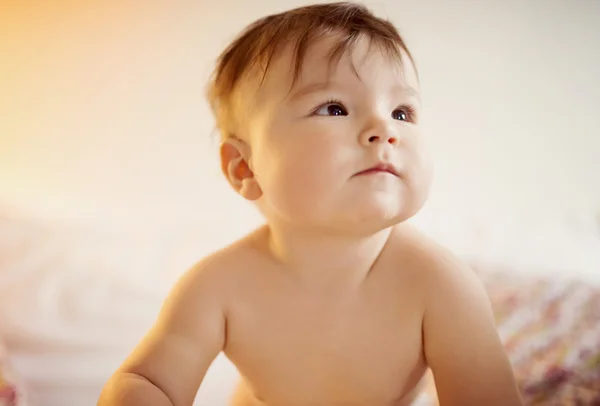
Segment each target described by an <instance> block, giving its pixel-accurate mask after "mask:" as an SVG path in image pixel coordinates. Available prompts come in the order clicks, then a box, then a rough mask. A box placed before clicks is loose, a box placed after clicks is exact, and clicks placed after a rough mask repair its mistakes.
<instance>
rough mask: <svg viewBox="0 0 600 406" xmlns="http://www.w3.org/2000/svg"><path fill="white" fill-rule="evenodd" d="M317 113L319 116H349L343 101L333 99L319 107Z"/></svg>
mask: <svg viewBox="0 0 600 406" xmlns="http://www.w3.org/2000/svg"><path fill="white" fill-rule="evenodd" d="M315 114H316V115H317V116H347V115H348V112H347V111H346V109H345V108H344V106H342V105H341V103H339V102H336V101H331V102H328V103H326V104H324V105H322V106H321V107H319V109H318V110H317V111H315Z"/></svg>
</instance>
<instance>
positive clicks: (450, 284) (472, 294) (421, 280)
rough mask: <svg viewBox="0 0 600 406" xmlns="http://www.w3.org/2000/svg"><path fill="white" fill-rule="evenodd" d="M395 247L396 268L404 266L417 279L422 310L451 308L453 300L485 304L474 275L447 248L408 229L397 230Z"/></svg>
mask: <svg viewBox="0 0 600 406" xmlns="http://www.w3.org/2000/svg"><path fill="white" fill-rule="evenodd" d="M395 244H396V247H397V248H396V249H395V250H394V251H396V252H397V256H396V258H395V260H396V261H397V263H398V269H401V267H402V266H404V267H406V268H407V269H409V270H410V272H411V274H412V275H414V278H415V279H416V280H418V285H419V288H420V289H421V291H422V292H423V298H424V299H425V300H424V305H425V307H426V308H431V307H437V308H446V307H448V306H450V307H452V306H456V305H457V301H468V302H469V303H479V304H480V305H482V306H486V307H487V306H488V305H489V302H488V300H487V296H486V292H485V289H484V286H483V284H482V282H481V280H480V278H479V277H478V275H477V274H476V273H475V272H474V270H473V269H472V268H471V267H470V266H469V264H468V263H467V262H466V261H465V260H463V259H461V258H460V257H459V256H457V255H455V254H454V253H453V252H452V251H451V250H449V249H448V248H446V247H444V246H443V245H441V244H439V243H437V242H436V241H434V240H433V239H431V238H429V237H428V236H426V235H424V234H422V233H420V232H419V231H417V230H416V229H414V228H408V227H406V228H403V229H399V231H398V232H397V233H396V236H395Z"/></svg>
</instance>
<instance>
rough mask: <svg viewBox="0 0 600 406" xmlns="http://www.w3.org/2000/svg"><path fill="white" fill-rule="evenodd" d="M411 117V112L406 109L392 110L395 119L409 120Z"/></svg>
mask: <svg viewBox="0 0 600 406" xmlns="http://www.w3.org/2000/svg"><path fill="white" fill-rule="evenodd" d="M409 117H410V112H409V111H407V110H406V109H396V110H394V111H393V112H392V118H393V119H394V120H400V121H408V119H409Z"/></svg>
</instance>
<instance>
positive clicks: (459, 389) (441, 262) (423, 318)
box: [100, 226, 521, 406]
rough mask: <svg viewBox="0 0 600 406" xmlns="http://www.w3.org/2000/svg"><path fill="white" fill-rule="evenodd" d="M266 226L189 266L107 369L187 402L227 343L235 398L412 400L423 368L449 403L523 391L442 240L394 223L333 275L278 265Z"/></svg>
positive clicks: (478, 291)
mask: <svg viewBox="0 0 600 406" xmlns="http://www.w3.org/2000/svg"><path fill="white" fill-rule="evenodd" d="M268 236H269V230H268V228H266V227H265V228H262V229H260V230H258V231H257V232H255V233H253V234H251V235H250V236H248V237H247V238H245V239H243V240H241V241H239V242H237V243H236V244H234V245H232V246H231V247H229V248H227V249H225V250H223V251H221V252H218V253H216V254H214V255H213V256H211V257H209V258H208V259H206V260H204V261H202V262H201V263H200V264H198V266H196V267H195V268H193V269H191V270H190V271H189V272H188V273H187V274H186V275H185V276H184V278H183V279H182V282H181V284H180V285H179V286H178V287H177V288H176V289H175V290H174V291H173V294H172V295H171V297H170V298H169V301H168V302H167V305H166V306H165V310H164V311H163V313H162V314H161V316H160V319H159V321H158V323H157V326H158V327H157V328H155V329H154V330H153V332H151V333H150V334H149V335H148V336H147V337H146V338H145V339H144V341H143V342H142V343H141V345H140V346H139V347H138V349H137V350H136V352H135V353H134V354H132V356H131V357H130V358H129V359H128V360H127V362H126V363H125V364H124V365H123V367H122V368H121V369H120V372H119V373H117V374H116V375H115V377H117V378H115V379H118V377H119V376H121V378H122V376H123V375H122V374H130V376H135V377H143V378H141V379H145V380H147V381H146V383H147V386H148V387H147V388H146V389H147V390H149V389H150V382H151V383H153V385H154V386H155V388H160V390H157V391H156V392H157V394H158V393H160V394H164V398H165V401H164V402H163V403H160V402H155V403H146V404H156V405H163V404H164V405H173V406H184V405H190V404H191V403H192V401H193V398H194V396H195V393H196V390H197V388H198V385H199V384H200V382H201V381H202V378H203V376H204V374H205V373H206V370H207V368H208V366H209V365H210V363H211V362H212V360H213V359H214V357H215V356H216V355H217V354H218V353H219V352H220V351H224V352H225V354H226V355H227V356H228V358H229V359H231V361H232V362H233V363H234V364H235V365H236V366H237V368H238V369H239V371H240V373H241V375H242V377H243V380H242V382H241V384H240V385H239V387H238V389H237V391H236V393H235V395H234V397H233V399H232V405H234V406H259V405H260V406H293V405H309V404H310V405H315V406H318V405H327V406H333V405H356V406H359V405H365V406H367V405H368V406H400V405H410V404H411V402H412V401H413V400H414V399H415V397H416V396H417V395H418V393H419V390H420V386H419V382H421V381H422V378H423V376H424V374H425V372H426V371H427V368H428V367H431V368H432V370H433V374H434V376H435V379H436V385H437V387H438V395H439V397H440V401H441V404H442V405H444V406H446V405H456V406H458V405H474V406H475V405H481V404H485V405H498V406H500V405H503V406H506V405H520V404H521V403H520V399H519V395H518V392H517V389H516V385H515V382H514V379H513V375H512V371H511V367H510V365H509V363H508V361H507V358H506V357H505V355H504V352H503V349H502V345H501V343H500V340H499V339H498V337H497V335H496V332H495V327H494V322H493V317H492V315H491V312H490V311H489V304H488V303H487V299H486V298H485V294H484V292H483V289H482V288H481V285H479V283H478V282H477V281H476V279H475V277H474V276H473V275H466V273H468V272H469V271H468V270H465V269H464V268H462V267H461V265H460V264H459V263H458V261H456V260H455V259H454V258H452V257H451V256H450V254H449V253H447V252H446V251H445V250H444V249H442V248H441V247H438V246H436V245H435V244H433V243H432V242H430V241H428V240H427V239H426V238H425V237H423V236H422V235H420V234H418V233H417V232H415V231H413V230H412V229H410V228H409V227H408V226H397V227H395V228H394V229H393V231H392V232H391V234H390V236H389V239H388V240H387V242H386V244H385V247H384V249H383V250H382V251H381V254H380V256H379V257H378V258H377V260H376V262H375V263H374V264H373V266H372V268H371V269H369V270H366V271H365V272H364V273H363V274H361V275H359V276H357V275H352V276H351V275H348V277H347V278H345V279H344V280H342V281H340V280H339V279H338V281H337V283H335V284H333V283H327V281H326V280H325V279H321V280H314V279H313V280H310V279H307V278H303V277H304V276H306V275H305V274H304V275H303V274H300V273H298V272H297V270H290V269H286V268H285V267H282V266H281V265H280V264H278V262H277V261H276V260H275V259H274V258H273V257H272V255H271V254H270V252H269V248H268ZM465 276H466V277H465ZM449 281H454V282H453V283H448V282H449ZM216 292H218V293H216ZM460 310H466V311H465V312H460ZM473 326H477V328H473ZM457 352H458V353H459V354H460V353H464V354H469V355H468V356H466V357H458V356H456V355H455V354H457ZM159 365H160V367H159ZM120 374H121V375H120ZM148 393H150V392H148ZM105 396H106V399H107V401H106V402H104V403H102V402H101V403H100V404H102V405H109V404H118V403H111V402H110V401H108V399H109V396H108V392H107V394H106V395H105ZM124 398H126V397H125V396H124ZM155 399H156V398H155ZM131 404H133V403H131Z"/></svg>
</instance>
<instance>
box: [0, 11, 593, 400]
mask: <svg viewBox="0 0 600 406" xmlns="http://www.w3.org/2000/svg"><path fill="white" fill-rule="evenodd" d="M309 3H310V2H307V1H295V0H277V1H275V0H256V1H253V2H252V3H249V2H247V1H243V0H221V1H219V2H209V1H207V0H196V1H170V2H160V1H148V2H134V1H121V2H115V1H105V2H96V1H81V2H67V1H62V0H57V1H52V2H42V1H20V2H19V1H10V0H0V343H2V346H3V348H4V349H3V351H0V354H2V353H3V354H5V355H4V358H5V359H6V360H7V363H8V364H10V366H11V370H12V374H13V375H14V376H15V377H16V378H15V380H16V381H18V382H19V384H18V387H19V388H23V389H21V392H22V393H23V394H25V395H26V396H27V399H28V402H29V403H30V404H31V405H40V406H55V405H56V406H58V405H61V406H68V405H93V404H95V401H96V399H97V396H98V394H99V390H100V388H101V386H102V384H103V383H104V381H105V380H106V379H107V378H108V376H109V375H110V373H112V371H113V370H114V369H115V368H116V367H117V366H118V365H119V364H120V362H121V361H122V359H123V357H124V356H125V355H126V354H127V353H128V352H129V351H130V350H131V348H132V347H133V345H135V343H136V342H137V340H138V339H139V338H140V337H141V335H142V334H143V333H144V332H145V329H146V328H147V327H149V326H150V324H151V323H152V321H153V320H154V317H155V316H156V312H157V311H158V308H159V307H160V304H161V302H162V299H163V298H164V295H165V294H166V293H167V292H168V289H169V287H170V286H171V284H172V283H173V281H174V280H175V279H176V278H177V277H178V276H179V275H180V274H181V273H182V272H183V271H185V269H186V268H187V267H189V266H190V265H191V264H193V263H194V262H195V261H196V260H197V259H199V258H200V257H201V256H203V255H206V254H207V253H209V252H210V251H212V250H213V249H215V248H217V247H220V246H222V245H224V244H227V243H228V242H231V241H232V240H233V239H234V238H237V237H239V236H241V235H242V234H244V233H246V232H248V231H249V230H251V229H252V228H253V227H255V226H257V225H258V224H260V223H261V221H262V219H261V218H260V216H259V214H258V212H257V211H256V210H255V209H253V208H252V206H250V205H249V204H247V203H246V202H245V201H244V200H243V199H241V198H240V197H238V196H237V195H235V194H234V192H233V191H231V190H230V187H229V186H228V184H227V183H226V182H225V180H224V178H223V177H222V176H221V174H220V170H219V165H218V136H217V134H216V132H215V130H214V121H213V118H212V117H211V115H210V112H209V109H208V105H207V103H206V101H205V98H204V90H205V85H206V81H207V79H208V76H209V74H210V72H211V71H212V69H213V67H214V61H215V58H216V57H217V55H218V54H219V53H220V51H221V50H222V49H223V48H224V47H225V46H226V45H227V44H228V43H229V41H231V40H232V39H233V38H234V36H235V35H236V34H237V33H238V32H239V31H240V30H241V29H242V28H243V27H244V26H245V25H247V24H248V23H250V22H252V21H253V20H255V19H256V18H259V17H262V16H264V15H266V14H270V13H274V12H279V11H283V10H285V9H288V8H292V7H295V6H300V5H305V4H309ZM365 4H366V5H367V6H368V7H369V8H370V9H371V10H373V11H374V12H375V13H376V14H378V15H380V16H383V17H386V18H389V19H391V20H392V21H393V22H394V23H396V25H397V26H398V28H399V30H400V33H401V34H402V35H403V36H404V38H405V40H406V41H407V43H408V46H409V48H410V49H411V51H412V53H413V55H414V56H415V59H416V62H417V68H418V70H419V73H420V77H421V81H422V93H423V99H424V108H425V113H424V120H425V125H426V128H427V132H428V135H429V137H430V139H431V148H432V150H433V153H434V157H435V161H436V179H435V184H434V188H433V193H432V196H431V200H430V201H429V203H428V205H427V206H426V208H425V209H424V210H423V212H421V213H420V214H419V215H418V216H417V217H416V218H415V219H414V220H413V221H414V222H415V224H416V225H418V226H419V227H421V228H422V229H423V230H424V231H425V232H427V233H428V234H430V235H431V236H432V237H434V238H436V239H438V240H439V241H440V242H442V243H444V244H446V245H447V246H449V247H450V248H451V249H453V250H454V251H455V252H456V253H457V254H459V255H461V256H462V257H464V258H465V259H466V260H468V261H471V262H473V263H474V264H478V266H480V267H488V268H493V269H496V270H498V269H502V270H503V271H502V272H503V273H504V274H510V275H511V277H512V276H515V275H516V276H519V278H523V277H526V278H527V279H528V280H532V279H536V280H541V281H544V282H543V283H551V284H552V286H559V287H560V286H572V285H569V284H570V283H574V282H576V283H580V284H582V285H585V286H586V287H588V288H590V289H592V288H591V287H593V286H594V285H600V122H599V120H598V116H599V113H600V77H599V74H598V72H599V68H598V67H599V66H600V25H599V24H598V21H600V1H597V0H577V1H566V0H556V1H552V2H547V1H541V0H527V1H516V0H508V1H496V0H487V1H475V0H460V1H438V0H419V1H416V0H394V1H391V0H390V1H385V0H383V1H366V2H365ZM481 264H484V265H481ZM516 276H515V277H516ZM511 280H514V279H511ZM528 283H530V282H528ZM540 283H542V282H540ZM528 286H529V285H528ZM535 286H539V285H535ZM517 290H518V291H519V292H521V294H522V293H523V292H528V290H527V289H526V288H525V287H522V288H520V289H517ZM532 292H533V291H532ZM590 292H591V290H590ZM590 295H592V294H591V293H590ZM559 296H560V295H559ZM544 297H547V296H544ZM552 297H554V296H552ZM560 297H562V298H564V296H560ZM533 298H534V297H533V293H532V294H531V295H529V296H528V295H527V294H525V295H524V296H523V295H522V299H523V300H533ZM536 300H537V299H536ZM540 300H542V299H540ZM544 300H545V299H544ZM566 300H567V299H565V301H566ZM580 302H582V303H583V302H585V301H583V300H580ZM536 303H539V301H538V302H536ZM565 303H566V302H565ZM598 303H600V302H598V301H596V302H593V303H592V304H589V303H587V304H581V303H580V304H579V306H587V307H584V308H585V309H590V308H591V309H592V310H593V312H592V313H593V315H595V316H594V317H596V316H598V320H600V315H598V314H599V313H600V309H598V307H597V305H598ZM590 306H593V307H590ZM526 307H527V306H526ZM529 307H530V308H531V306H529ZM569 309H570V311H571V313H569V314H570V315H573V314H580V313H581V312H580V310H578V309H581V308H578V307H569ZM521 310H522V308H521ZM515 311H517V310H515ZM519 314H520V316H519V317H521V318H522V317H534V318H535V317H537V316H533V315H531V314H529V316H523V314H522V313H519ZM553 323H554V322H549V326H552V325H553ZM598 330H600V321H599V322H598V323H597V324H594V323H592V324H591V325H590V331H595V332H596V333H597V332H598ZM563 333H564V334H566V333H565V332H563ZM563 333H561V334H563ZM580 333H581V332H579V333H578V334H579V335H581V334H580ZM507 334H508V333H507ZM561 337H566V336H565V335H563V336H561ZM594 337H596V336H594ZM590 340H592V339H590ZM561 342H563V344H564V345H566V346H567V347H568V348H571V347H572V345H570V344H569V342H568V340H567V339H563V340H562V341H561ZM590 342H591V343H592V344H590V345H591V346H592V347H593V346H594V345H596V348H600V339H599V340H598V341H593V340H592V341H590ZM590 342H588V344H589V343H590ZM565 343H566V344H565ZM553 360H554V359H553ZM552 362H555V363H556V362H557V361H556V360H554V361H552ZM599 370H600V368H599ZM1 377H2V374H1V373H0V381H1ZM235 379H236V376H235V371H234V368H233V367H232V366H231V365H230V364H229V363H228V361H227V360H226V359H225V358H224V357H220V358H219V359H218V361H217V362H216V363H215V364H214V365H213V367H212V368H211V371H210V372H209V375H208V377H207V378H206V382H205V385H203V388H202V389H201V392H200V395H199V399H198V404H201V405H210V406H213V405H216V406H219V405H224V404H225V402H226V399H227V398H228V396H229V393H228V391H229V389H230V388H231V385H232V383H233V382H234V381H235ZM599 379H600V376H599ZM550 386H554V387H555V386H556V385H554V384H552V385H550ZM599 390H600V389H599ZM599 396H600V395H599ZM555 399H556V398H555ZM548 404H550V403H548ZM552 404H554V403H552ZM557 404H558V403H557ZM590 404H591V403H590Z"/></svg>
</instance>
